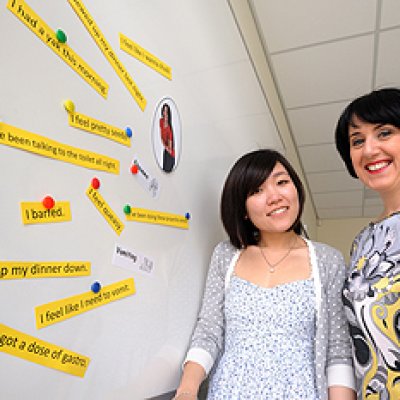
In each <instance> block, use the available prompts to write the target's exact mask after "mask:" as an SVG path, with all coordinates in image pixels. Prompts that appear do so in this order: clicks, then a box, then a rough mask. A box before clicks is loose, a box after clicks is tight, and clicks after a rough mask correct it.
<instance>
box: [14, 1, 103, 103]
mask: <svg viewBox="0 0 400 400" xmlns="http://www.w3.org/2000/svg"><path fill="white" fill-rule="evenodd" d="M7 8H8V9H9V10H10V11H11V12H12V13H13V14H14V15H15V16H16V17H17V18H18V19H19V20H20V21H21V22H23V23H24V24H25V25H26V26H27V27H28V28H29V29H30V30H31V31H32V32H33V33H34V34H35V35H36V36H37V37H38V38H39V39H40V40H41V41H42V42H43V43H44V44H46V45H47V46H48V47H49V48H50V49H51V50H53V51H54V53H56V54H57V55H58V56H60V57H61V59H62V60H64V61H65V62H66V63H67V64H68V65H69V66H70V67H71V68H72V69H73V70H74V71H75V72H76V73H77V74H78V75H80V76H81V78H83V79H84V80H85V81H86V82H87V83H88V84H89V85H90V86H92V88H93V89H95V90H96V91H97V92H98V93H100V94H101V95H102V96H103V97H104V98H106V97H107V93H108V84H107V82H105V81H104V79H103V78H101V77H100V76H99V75H98V74H97V73H96V72H95V71H94V70H93V69H92V68H91V67H90V66H89V65H88V64H87V63H86V62H85V61H83V60H82V58H81V57H79V56H78V54H76V53H75V52H74V51H73V50H72V49H71V47H69V46H68V45H67V43H61V42H59V41H58V40H57V37H56V34H55V32H54V30H53V29H51V28H50V27H49V26H48V25H47V24H46V22H44V21H43V20H42V19H41V18H40V17H39V15H38V14H36V13H35V11H33V10H32V8H30V7H29V6H28V4H26V3H25V1H23V0H9V1H8V4H7Z"/></svg>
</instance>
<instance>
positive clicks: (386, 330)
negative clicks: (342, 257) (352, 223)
mask: <svg viewBox="0 0 400 400" xmlns="http://www.w3.org/2000/svg"><path fill="white" fill-rule="evenodd" d="M343 301H344V305H345V311H346V315H347V318H348V321H349V325H350V333H351V336H352V344H353V360H354V366H355V372H356V381H357V394H358V399H360V400H361V399H363V400H398V399H400V214H399V213H396V214H392V215H391V216H389V217H388V218H385V219H383V220H381V221H379V222H376V223H371V224H369V225H368V226H367V227H365V228H364V229H363V230H362V231H361V232H360V233H359V234H358V236H357V237H356V238H355V240H354V242H353V247H352V251H351V269H350V271H349V276H348V278H347V280H346V282H345V285H344V289H343Z"/></svg>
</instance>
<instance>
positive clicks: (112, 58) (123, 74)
mask: <svg viewBox="0 0 400 400" xmlns="http://www.w3.org/2000/svg"><path fill="white" fill-rule="evenodd" d="M68 3H69V4H70V5H71V7H72V8H73V9H74V11H75V12H76V14H77V15H78V17H79V18H80V20H81V21H82V23H83V25H84V26H85V28H86V29H87V31H88V32H89V33H90V35H91V36H92V38H93V39H94V41H95V42H96V44H97V46H98V47H99V49H100V50H101V51H102V53H103V54H104V56H105V57H106V59H107V60H108V62H109V63H110V64H111V66H112V67H113V68H114V70H115V72H116V73H117V75H118V76H119V77H120V79H121V80H122V82H123V83H124V85H125V86H126V88H127V89H128V91H129V93H130V94H131V95H132V96H133V98H134V99H135V101H136V103H137V104H138V105H139V107H140V109H141V110H142V111H143V110H144V109H145V108H146V103H147V101H146V99H145V97H144V96H143V94H142V92H141V91H140V90H139V88H138V87H137V85H136V83H135V82H134V80H133V79H132V77H131V76H130V75H129V73H128V71H127V70H126V68H125V67H124V65H123V64H122V62H121V61H120V60H119V58H118V57H117V55H116V54H115V52H114V50H113V49H112V48H111V46H110V44H109V43H108V42H107V40H106V38H105V37H104V35H103V33H102V32H101V30H100V28H99V27H98V26H97V24H96V22H95V21H94V19H93V17H92V16H91V15H90V14H89V12H88V10H87V9H86V7H85V5H84V4H83V2H82V1H81V0H68Z"/></svg>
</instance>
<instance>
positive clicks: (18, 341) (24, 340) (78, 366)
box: [0, 324, 90, 378]
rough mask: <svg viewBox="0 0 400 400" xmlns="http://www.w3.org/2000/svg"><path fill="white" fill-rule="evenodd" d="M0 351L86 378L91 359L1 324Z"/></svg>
mask: <svg viewBox="0 0 400 400" xmlns="http://www.w3.org/2000/svg"><path fill="white" fill-rule="evenodd" d="M0 351H1V352H3V353H7V354H10V355H12V356H15V357H19V358H22V359H24V360H26V361H30V362H33V363H36V364H39V365H42V366H44V367H48V368H53V369H56V370H59V371H62V372H65V373H67V374H71V375H75V376H79V377H81V378H83V377H84V375H85V372H86V370H87V367H88V366H89V362H90V358H88V357H85V356H83V355H82V354H79V353H75V352H73V351H70V350H67V349H65V348H63V347H60V346H57V345H55V344H52V343H49V342H45V341H44V340H41V339H38V338H36V337H34V336H30V335H27V334H25V333H22V332H20V331H17V330H15V329H12V328H10V327H8V326H6V325H3V324H0Z"/></svg>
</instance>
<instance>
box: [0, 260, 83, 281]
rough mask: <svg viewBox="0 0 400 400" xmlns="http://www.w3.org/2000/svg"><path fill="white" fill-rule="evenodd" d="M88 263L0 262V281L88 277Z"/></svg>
mask: <svg viewBox="0 0 400 400" xmlns="http://www.w3.org/2000/svg"><path fill="white" fill-rule="evenodd" d="M90 269H91V263H90V262H89V261H45V262H42V261H1V260H0V280H4V279H33V278H68V277H75V276H88V275H90Z"/></svg>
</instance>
